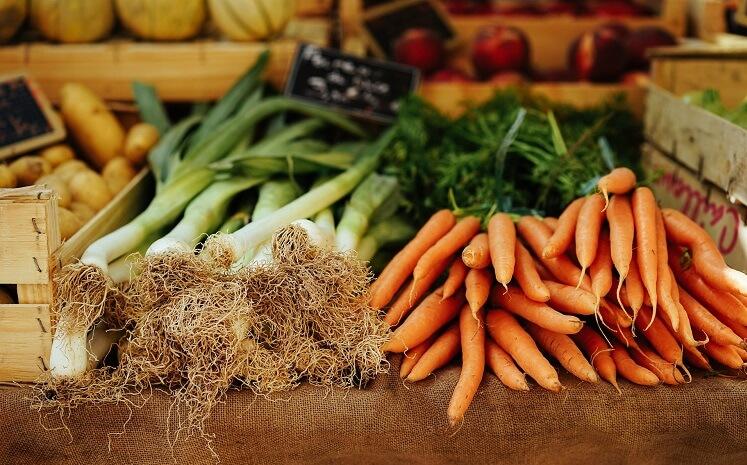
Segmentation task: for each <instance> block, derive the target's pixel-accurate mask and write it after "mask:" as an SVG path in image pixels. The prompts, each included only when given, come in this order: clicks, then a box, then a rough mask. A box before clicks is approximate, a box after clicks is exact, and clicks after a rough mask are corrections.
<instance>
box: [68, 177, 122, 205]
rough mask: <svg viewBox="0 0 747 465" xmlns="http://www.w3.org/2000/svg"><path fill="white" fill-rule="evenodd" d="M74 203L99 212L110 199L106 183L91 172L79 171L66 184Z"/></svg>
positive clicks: (110, 195) (110, 194)
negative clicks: (82, 204) (80, 203)
mask: <svg viewBox="0 0 747 465" xmlns="http://www.w3.org/2000/svg"><path fill="white" fill-rule="evenodd" d="M68 187H69V188H70V193H71V194H72V195H73V201H74V202H82V203H84V204H86V205H88V206H89V207H91V208H93V209H94V210H95V211H99V210H101V209H102V208H104V207H105V206H106V204H107V203H109V201H110V200H111V199H112V193H111V192H110V191H109V188H108V187H107V185H106V181H104V178H102V177H101V176H100V175H99V174H98V173H95V172H93V171H90V170H89V171H81V172H80V173H77V174H76V175H75V176H73V179H71V180H70V183H69V184H68Z"/></svg>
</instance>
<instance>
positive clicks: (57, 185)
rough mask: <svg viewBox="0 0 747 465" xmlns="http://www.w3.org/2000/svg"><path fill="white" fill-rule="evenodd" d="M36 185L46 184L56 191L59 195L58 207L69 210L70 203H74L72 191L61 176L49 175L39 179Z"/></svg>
mask: <svg viewBox="0 0 747 465" xmlns="http://www.w3.org/2000/svg"><path fill="white" fill-rule="evenodd" d="M36 184H46V185H47V186H48V187H49V188H50V189H52V190H54V191H55V193H56V194H57V205H59V206H60V207H65V208H67V207H69V206H70V203H71V202H72V198H71V195H70V189H68V187H67V183H66V182H65V181H63V180H62V179H61V178H60V177H59V176H55V175H54V174H47V175H45V176H42V177H41V178H39V179H37V180H36Z"/></svg>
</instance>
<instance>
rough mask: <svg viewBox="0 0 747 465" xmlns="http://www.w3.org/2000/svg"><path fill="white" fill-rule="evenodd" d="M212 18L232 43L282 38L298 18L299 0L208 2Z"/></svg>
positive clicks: (209, 0) (218, 0)
mask: <svg viewBox="0 0 747 465" xmlns="http://www.w3.org/2000/svg"><path fill="white" fill-rule="evenodd" d="M208 7H209V8H210V16H211V17H212V19H213V22H214V23H215V25H216V26H217V27H218V29H219V30H220V31H221V32H222V33H223V34H224V35H226V36H227V37H228V38H230V39H231V40H236V41H257V40H265V39H270V38H273V37H276V36H278V35H280V34H281V33H282V32H283V30H285V26H286V25H287V24H288V21H290V19H291V18H292V17H293V16H294V15H295V12H296V0H208Z"/></svg>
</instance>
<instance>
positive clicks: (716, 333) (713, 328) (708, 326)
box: [680, 288, 745, 347]
mask: <svg viewBox="0 0 747 465" xmlns="http://www.w3.org/2000/svg"><path fill="white" fill-rule="evenodd" d="M680 303H682V306H683V307H684V309H685V311H686V312H687V316H688V317H689V318H690V321H691V322H692V324H693V325H694V326H695V327H696V328H698V329H700V330H701V331H703V332H704V333H705V334H706V335H707V336H708V338H709V339H710V340H712V341H713V342H716V343H718V344H721V345H735V346H742V347H745V342H744V340H743V339H742V338H741V337H739V336H738V335H737V334H736V333H735V332H734V331H732V330H731V329H730V328H729V327H728V326H726V325H725V324H723V323H722V322H720V321H719V320H718V318H716V317H715V316H713V315H712V314H711V313H710V312H709V311H708V310H707V309H706V308H705V307H703V306H702V305H701V304H700V302H698V301H697V300H695V298H694V297H693V296H691V295H690V294H689V293H688V292H687V291H686V290H685V289H682V288H680Z"/></svg>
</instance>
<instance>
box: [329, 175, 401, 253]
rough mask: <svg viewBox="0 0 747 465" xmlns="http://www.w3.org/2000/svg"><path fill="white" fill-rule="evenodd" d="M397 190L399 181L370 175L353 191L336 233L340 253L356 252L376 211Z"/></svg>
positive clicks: (336, 242) (336, 244)
mask: <svg viewBox="0 0 747 465" xmlns="http://www.w3.org/2000/svg"><path fill="white" fill-rule="evenodd" d="M396 189H397V179H396V178H394V177H392V176H382V175H380V174H376V173H372V174H370V175H369V176H368V177H367V178H366V179H365V180H364V181H363V182H361V184H360V185H359V186H358V187H357V188H356V189H355V191H353V195H351V196H350V202H348V204H347V205H346V206H345V210H344V211H343V214H342V218H340V222H339V223H338V225H337V231H335V246H336V247H337V250H339V251H340V252H347V251H350V250H356V248H357V247H358V242H360V240H361V238H362V237H363V235H364V234H365V233H366V230H367V229H368V224H369V222H370V221H371V217H372V216H373V215H374V213H375V212H376V210H377V209H378V208H379V207H380V206H381V205H383V204H384V202H385V201H386V199H387V198H389V197H390V196H392V195H393V194H394V192H395V191H396Z"/></svg>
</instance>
